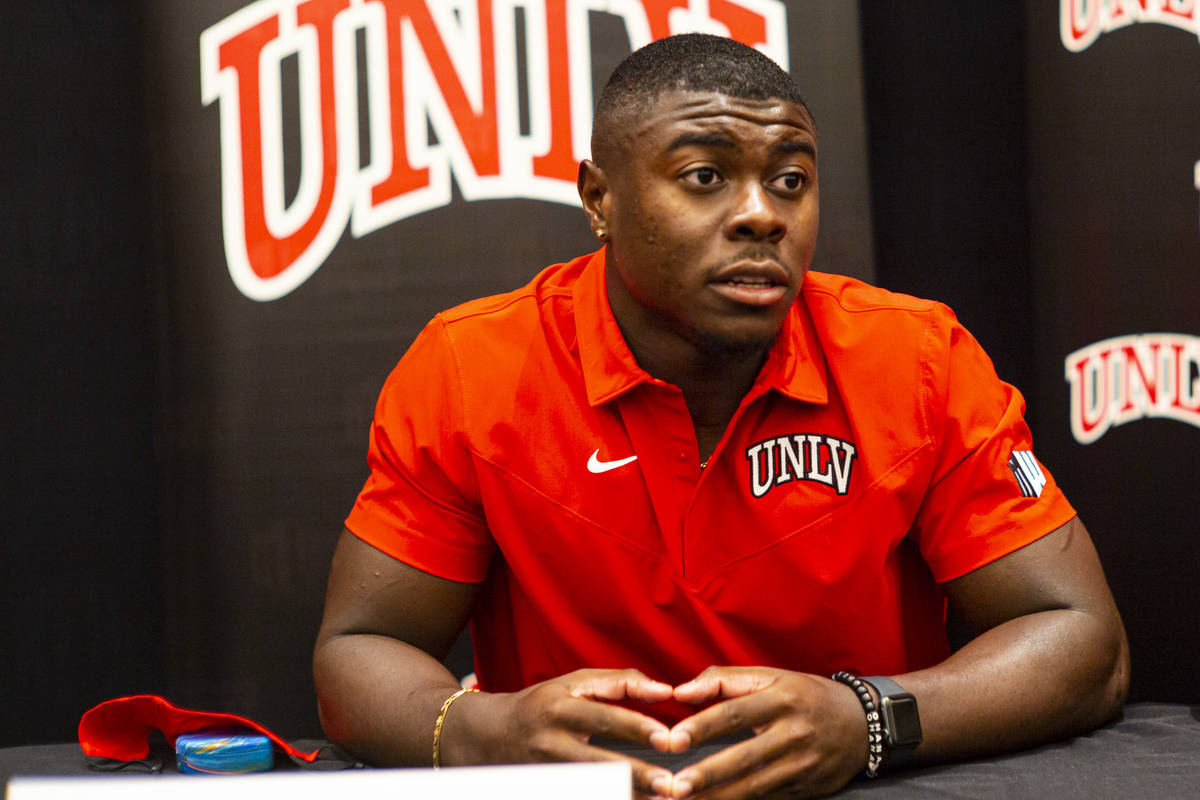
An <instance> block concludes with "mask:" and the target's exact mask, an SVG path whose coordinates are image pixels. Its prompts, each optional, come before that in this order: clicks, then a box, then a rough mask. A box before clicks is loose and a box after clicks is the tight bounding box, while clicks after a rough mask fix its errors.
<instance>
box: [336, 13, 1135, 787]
mask: <svg viewBox="0 0 1200 800" xmlns="http://www.w3.org/2000/svg"><path fill="white" fill-rule="evenodd" d="M592 149H593V158H594V161H585V162H583V163H582V164H581V165H580V171H579V190H580V197H581V198H582V201H583V206H584V210H585V212H586V213H587V216H588V219H589V221H590V223H591V226H592V229H593V232H594V234H595V235H596V237H597V238H598V239H599V240H600V241H601V242H602V243H604V245H605V246H604V248H603V249H602V250H601V251H599V252H598V253H595V254H593V255H591V256H585V257H582V258H579V259H576V260H575V261H572V262H570V263H569V264H565V265H556V266H554V267H551V268H549V269H547V270H545V271H543V272H542V273H541V274H540V275H538V276H537V277H536V278H535V279H534V280H533V282H532V283H531V284H530V285H529V286H527V287H525V288H523V289H520V290H518V291H516V292H513V293H510V294H508V295H503V296H500V297H495V298H487V299H484V300H480V301H476V302H473V303H468V304H466V305H465V306H462V307H459V308H457V309H453V310H451V311H448V312H445V313H443V314H441V315H439V316H438V317H437V318H436V319H435V320H434V321H433V322H431V323H430V325H429V326H428V327H427V328H426V330H425V331H424V332H423V333H422V334H421V336H420V337H418V339H417V341H416V342H415V343H414V344H413V346H412V348H411V349H410V350H409V352H408V353H407V354H406V355H405V356H404V358H403V359H402V360H401V362H400V364H399V365H398V367H397V368H396V370H395V371H394V372H393V374H392V375H391V376H390V377H389V379H388V382H387V385H386V386H385V388H384V390H383V393H382V395H381V397H380V401H379V405H378V408H377V411H376V420H375V424H374V426H373V428H372V433H371V446H370V452H369V462H370V465H371V477H370V478H369V480H368V481H367V484H366V486H365V487H364V489H363V491H362V494H361V495H360V496H359V499H358V502H357V503H356V504H355V507H354V509H353V511H352V512H351V514H350V517H349V519H348V520H347V528H348V530H347V531H346V532H344V533H343V535H342V539H341V541H340V543H339V545H338V549H337V552H336V554H335V556H334V561H333V567H332V570H331V574H330V585H329V591H328V596H327V601H326V614H325V619H324V622H323V624H322V629H321V633H320V636H319V640H318V643H317V647H316V652H315V658H314V667H315V674H316V681H317V689H318V694H319V697H320V707H321V714H322V720H323V723H324V725H325V728H326V731H327V733H328V735H329V736H330V737H331V738H332V739H333V740H335V741H338V742H341V743H342V744H343V745H344V746H346V747H347V748H349V749H350V750H352V751H353V752H355V753H357V754H358V755H359V756H360V757H363V758H365V759H367V760H369V761H372V762H375V763H380V764H429V763H430V760H431V758H434V759H435V760H436V761H440V763H443V764H477V763H502V762H521V761H547V760H595V759H612V758H624V757H627V756H623V755H619V754H617V753H615V752H613V751H610V750H606V749H603V748H600V747H597V746H596V745H595V744H594V743H593V742H592V741H591V740H592V737H595V736H601V735H602V736H604V737H608V738H618V739H625V740H628V741H630V742H632V743H635V744H638V745H641V746H643V747H644V748H647V749H649V748H653V749H654V750H658V751H662V752H672V753H677V752H681V751H684V750H687V749H689V748H693V747H696V746H699V745H700V744H702V743H704V742H707V741H711V740H713V739H715V738H719V737H723V736H725V735H727V734H734V733H737V732H738V731H741V730H743V729H750V730H752V731H753V733H754V735H753V736H750V737H748V738H744V739H742V740H740V741H736V742H734V743H731V744H729V745H728V746H727V747H724V748H723V749H719V750H717V751H716V752H714V753H713V754H712V755H710V756H708V757H706V758H704V759H702V760H700V761H699V762H697V763H695V764H692V765H691V766H688V767H686V768H684V769H682V770H680V771H679V772H678V773H677V774H674V775H673V774H671V773H670V772H669V771H667V770H666V769H663V768H662V767H658V766H654V765H652V764H650V763H647V762H646V761H644V760H640V759H633V758H631V759H630V760H631V761H632V762H633V774H634V785H635V789H636V790H637V792H638V793H639V794H641V795H646V796H655V797H674V798H683V797H697V798H699V797H704V798H725V797H729V798H733V797H750V796H756V795H760V794H763V793H766V792H769V791H771V790H774V789H776V788H782V787H786V788H787V789H788V791H790V792H794V793H795V794H798V795H820V794H826V793H829V792H831V791H834V790H836V789H838V788H839V787H841V786H842V785H844V784H845V783H846V782H847V781H849V780H850V779H851V778H852V777H853V776H854V775H855V774H856V773H859V772H861V771H863V770H864V768H867V769H868V771H873V770H874V769H875V768H877V767H879V765H880V761H881V760H882V761H883V768H884V769H886V768H888V767H889V766H892V767H894V766H896V765H898V764H899V763H900V762H901V761H902V760H905V759H908V760H917V761H925V762H929V761H937V760H946V759H953V758H960V757H964V756H969V755H976V754H984V753H993V752H1000V751H1003V750H1008V749H1013V748H1019V747H1024V746H1028V745H1031V744H1034V743H1036V742H1041V741H1046V740H1049V739H1052V738H1056V737H1062V736H1066V735H1070V734H1073V733H1077V732H1081V731H1085V730H1088V729H1090V728H1092V727H1094V726H1096V725H1098V724H1100V723H1101V722H1103V721H1104V720H1106V719H1107V718H1109V717H1110V716H1111V715H1112V714H1113V713H1115V711H1116V710H1117V709H1118V708H1119V707H1120V705H1121V703H1122V702H1123V699H1124V695H1125V692H1126V687H1127V674H1128V653H1127V644H1126V641H1125V634H1124V630H1123V628H1122V625H1121V621H1120V617H1119V616H1118V613H1117V611H1116V608H1115V607H1114V605H1113V602H1112V598H1111V596H1110V594H1109V591H1108V587H1107V585H1106V584H1105V580H1104V577H1103V574H1102V572H1101V569H1100V565H1099V563H1098V561H1097V558H1096V554H1095V551H1094V549H1093V548H1092V545H1091V542H1090V540H1089V538H1088V535H1087V532H1086V531H1085V530H1084V528H1083V525H1082V524H1081V523H1080V522H1079V521H1078V520H1077V519H1076V517H1075V513H1074V511H1073V510H1072V509H1071V507H1070V506H1069V505H1068V504H1067V502H1066V500H1065V499H1064V498H1063V497H1062V495H1061V493H1060V492H1059V490H1058V488H1057V486H1056V485H1055V484H1054V482H1053V479H1052V478H1051V477H1050V476H1049V475H1048V474H1047V473H1045V472H1044V471H1043V470H1042V469H1041V468H1040V467H1039V466H1038V464H1037V462H1036V460H1035V459H1034V458H1033V456H1032V453H1031V442H1030V436H1029V431H1028V429H1027V427H1026V425H1025V423H1024V421H1023V419H1022V416H1021V415H1022V412H1023V401H1022V399H1021V397H1020V395H1019V394H1018V393H1017V392H1016V391H1015V390H1014V389H1012V388H1011V387H1009V386H1007V385H1005V384H1002V383H1001V382H1000V381H999V380H998V379H997V378H996V376H995V374H994V371H993V370H992V367H991V364H990V362H989V361H988V359H987V358H986V356H984V355H983V353H982V351H981V350H980V349H979V347H978V345H977V344H976V343H975V342H974V340H973V339H971V337H970V336H969V334H967V333H966V332H965V331H964V330H963V329H962V328H961V326H959V325H958V324H957V322H956V320H955V319H954V317H953V315H952V314H950V312H949V311H947V310H946V309H945V308H944V307H942V306H940V305H938V304H936V303H930V302H926V301H921V300H916V299H914V298H910V297H905V296H900V295H894V294H891V293H888V292H884V291H881V290H878V289H874V288H872V287H868V286H865V285H863V284H861V283H858V282H856V281H853V280H850V279H848V278H841V277H838V276H834V275H826V274H820V273H816V272H813V273H808V272H807V271H808V267H809V264H810V262H811V260H812V256H813V250H814V246H815V242H816V234H817V219H818V181H817V132H816V126H815V124H814V122H813V119H812V116H811V115H810V113H809V111H808V109H807V108H806V106H805V105H804V102H803V100H802V99H801V98H800V96H799V94H798V92H797V90H796V88H795V86H794V84H793V82H792V81H791V79H790V78H789V77H788V76H787V75H786V73H784V72H783V71H782V70H780V69H779V68H778V67H777V66H776V65H774V64H773V63H772V62H771V61H770V60H769V59H767V58H766V57H764V56H762V55H761V54H759V53H757V52H756V51H754V50H752V49H750V48H746V47H743V46H741V45H738V44H736V43H733V42H731V41H729V40H726V39H720V38H716V37H710V36H703V35H689V36H681V37H672V38H670V39H666V40H663V41H661V42H657V43H654V44H651V45H649V46H647V47H645V48H643V49H641V50H639V51H638V52H636V53H635V54H634V55H632V56H630V58H629V59H627V60H626V61H625V62H624V63H623V64H622V65H621V66H620V67H618V69H617V70H616V72H615V73H614V75H613V77H612V78H611V79H610V81H609V84H608V86H607V87H606V89H605V90H604V93H603V94H602V96H601V99H600V102H599V105H598V108H597V113H596V120H595V124H594V133H593V143H592ZM947 598H949V601H950V602H952V603H953V604H954V605H955V606H956V608H957V609H959V611H960V612H961V613H962V614H963V616H964V617H965V618H966V620H967V621H968V622H969V623H971V624H972V625H973V626H974V628H975V629H976V630H977V631H978V632H979V635H978V636H977V638H976V639H974V640H973V641H972V642H971V643H970V644H968V645H967V646H965V647H964V648H962V649H961V650H959V651H958V652H956V653H954V654H951V653H950V649H949V647H948V645H947V642H946V636H945V630H944V625H943V621H944V619H943V614H944V608H945V602H946V599H947ZM468 620H469V621H470V622H471V625H472V634H473V639H474V645H475V652H476V666H477V671H478V676H479V680H480V685H481V688H482V689H483V691H481V692H479V693H474V694H465V695H463V694H459V693H458V691H457V690H458V688H459V687H458V683H457V681H456V679H455V677H454V676H452V675H451V674H449V673H448V672H447V671H446V670H445V669H444V668H443V667H442V666H441V664H440V663H439V661H438V659H439V658H440V657H442V656H443V655H444V654H445V653H446V651H447V649H448V648H449V646H450V644H451V643H452V642H453V640H454V639H455V637H456V636H457V634H458V633H459V631H460V630H461V628H462V627H463V626H464V625H465V624H466V623H467V622H468ZM843 671H844V672H843ZM834 673H839V675H838V680H834V679H831V677H830V676H831V675H833V674H834ZM864 675H865V676H868V678H870V676H873V675H877V676H890V679H885V678H870V680H869V685H868V684H867V683H863V682H861V681H860V680H859V678H860V677H861V676H864ZM893 682H894V683H895V684H898V686H894V685H892V683H893ZM900 687H903V688H902V690H901V689H900ZM905 693H907V694H911V695H912V697H913V698H915V704H914V702H913V700H912V698H909V697H907V696H905ZM880 705H884V706H886V708H887V711H888V712H889V714H890V716H889V717H888V719H887V721H886V723H887V724H886V725H885V727H886V728H887V730H884V731H880V729H879V726H878V725H872V724H869V722H868V715H869V714H870V713H872V712H875V711H878V710H879V706H880ZM914 705H915V706H917V707H919V719H918V715H917V714H916V713H915V709H914ZM918 725H919V730H920V731H921V732H923V733H922V734H921V735H918V732H917V730H916V729H915V728H916V726H918ZM910 727H911V728H914V730H909V728H910ZM918 740H919V746H918V744H917V743H918ZM431 743H434V750H433V751H431ZM435 753H436V755H435ZM651 760H653V759H651Z"/></svg>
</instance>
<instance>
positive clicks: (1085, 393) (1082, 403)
mask: <svg viewBox="0 0 1200 800" xmlns="http://www.w3.org/2000/svg"><path fill="white" fill-rule="evenodd" d="M1111 355H1112V353H1111V351H1108V350H1106V351H1104V352H1102V353H1100V354H1099V358H1100V364H1099V367H1098V368H1097V370H1096V391H1095V392H1094V393H1093V392H1091V391H1089V388H1090V385H1091V381H1090V380H1088V377H1089V375H1088V371H1089V370H1088V362H1090V361H1091V360H1092V355H1091V354H1089V355H1086V356H1084V357H1083V358H1081V359H1079V360H1078V361H1076V362H1075V364H1074V365H1073V369H1074V370H1075V376H1076V378H1075V380H1073V381H1072V382H1071V383H1072V384H1074V387H1075V397H1074V404H1075V408H1076V410H1077V411H1078V413H1079V431H1078V433H1080V434H1082V436H1080V437H1079V438H1080V439H1081V440H1082V441H1090V440H1091V439H1093V438H1095V437H1094V436H1092V434H1093V432H1095V431H1096V429H1097V428H1107V427H1108V398H1109V395H1110V394H1111V393H1112V388H1111V387H1110V386H1109V377H1108V359H1109V356H1111ZM1089 395H1092V396H1091V397H1089ZM1089 400H1090V401H1091V402H1089ZM1089 406H1095V408H1094V412H1095V413H1094V414H1092V415H1090V416H1089V414H1088V407H1089ZM1102 432H1103V430H1101V433H1102ZM1096 435H1097V436H1098V435H1099V434H1096Z"/></svg>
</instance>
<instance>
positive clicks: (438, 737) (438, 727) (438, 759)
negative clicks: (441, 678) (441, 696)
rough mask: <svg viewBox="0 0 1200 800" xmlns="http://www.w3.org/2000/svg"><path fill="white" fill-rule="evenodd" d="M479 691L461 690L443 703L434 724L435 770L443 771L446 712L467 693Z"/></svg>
mask: <svg viewBox="0 0 1200 800" xmlns="http://www.w3.org/2000/svg"><path fill="white" fill-rule="evenodd" d="M478 691H479V690H478V689H459V690H458V691H457V692H455V693H454V694H452V695H450V696H449V697H447V698H446V702H444V703H442V708H441V710H440V711H438V715H437V722H435V723H433V768H434V769H441V766H442V726H443V725H445V724H446V712H447V711H449V710H450V704H451V703H453V702H454V701H455V700H457V699H458V698H460V697H462V696H463V695H464V694H466V693H467V692H478Z"/></svg>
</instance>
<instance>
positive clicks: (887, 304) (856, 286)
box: [802, 271, 948, 315]
mask: <svg viewBox="0 0 1200 800" xmlns="http://www.w3.org/2000/svg"><path fill="white" fill-rule="evenodd" d="M802 291H803V293H804V298H805V302H807V303H808V304H809V305H810V306H817V307H819V308H820V309H821V310H822V311H824V312H826V313H832V314H836V313H846V314H861V313H870V312H873V311H884V312H887V311H893V312H900V313H902V314H904V313H907V314H917V315H923V314H929V313H938V312H942V313H948V309H946V307H945V306H944V305H942V304H941V303H939V302H937V301H935V300H925V299H922V298H920V297H913V296H912V295H909V294H904V293H903V292H893V291H891V290H889V289H883V288H880V287H878V286H873V285H872V284H869V283H866V282H865V281H862V280H859V279H858V278H851V277H850V276H848V275H837V274H834V273H831V272H817V271H809V272H808V274H807V275H805V276H804V286H803V289H802Z"/></svg>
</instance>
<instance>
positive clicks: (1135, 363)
mask: <svg viewBox="0 0 1200 800" xmlns="http://www.w3.org/2000/svg"><path fill="white" fill-rule="evenodd" d="M1158 348H1159V344H1158V342H1154V343H1153V344H1150V353H1151V355H1150V359H1151V361H1152V362H1153V367H1152V373H1153V374H1152V377H1147V375H1146V367H1145V366H1144V365H1143V364H1142V360H1141V358H1139V357H1138V351H1137V348H1135V347H1133V346H1132V345H1128V344H1127V345H1124V346H1123V347H1122V348H1121V351H1122V352H1123V353H1124V354H1125V404H1124V405H1122V406H1121V413H1122V414H1124V413H1126V412H1128V411H1130V410H1131V409H1132V408H1133V406H1134V403H1133V372H1134V369H1136V370H1137V374H1138V378H1139V380H1140V381H1141V384H1142V388H1144V389H1145V391H1146V399H1145V400H1144V401H1143V402H1142V404H1141V405H1142V411H1143V412H1144V411H1145V410H1146V409H1147V408H1149V407H1150V406H1153V405H1154V404H1155V403H1157V402H1158V379H1159V374H1158V373H1159V366H1158Z"/></svg>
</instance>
